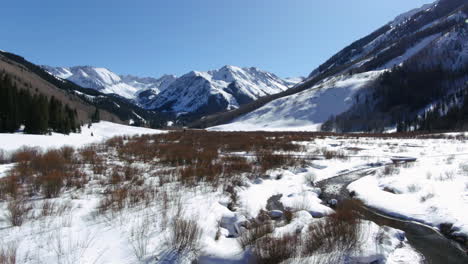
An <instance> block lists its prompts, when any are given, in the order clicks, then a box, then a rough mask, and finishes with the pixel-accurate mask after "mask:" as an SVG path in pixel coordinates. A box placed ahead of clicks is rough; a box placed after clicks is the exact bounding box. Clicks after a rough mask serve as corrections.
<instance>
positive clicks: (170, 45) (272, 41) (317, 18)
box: [0, 0, 432, 77]
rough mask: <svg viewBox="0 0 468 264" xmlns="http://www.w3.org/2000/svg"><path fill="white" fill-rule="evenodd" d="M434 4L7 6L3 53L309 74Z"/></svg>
mask: <svg viewBox="0 0 468 264" xmlns="http://www.w3.org/2000/svg"><path fill="white" fill-rule="evenodd" d="M429 2H432V1H431V0H326V1H324V0H74V1H68V0H44V1H38V0H28V1H26V0H14V1H4V2H2V4H1V11H2V14H1V15H0V26H1V28H2V33H1V34H0V49H2V50H6V51H10V52H13V53H17V54H19V55H22V56H24V57H26V58H27V59H29V60H31V61H32V62H35V63H38V64H47V65H52V66H73V65H93V66H101V67H106V68H109V69H111V70H112V71H115V72H117V73H120V74H124V73H129V74H136V75H141V76H155V77H157V76H160V75H162V74H164V73H169V74H176V75H181V74H183V73H186V72H188V71H190V70H209V69H214V68H219V67H221V66H223V65H226V64H229V65H237V66H257V67H259V68H262V69H265V70H268V71H271V72H273V73H276V74H277V75H279V76H282V77H287V76H299V75H307V74H309V73H310V72H311V71H312V70H313V69H314V68H315V67H316V66H318V65H319V64H321V63H322V62H324V61H325V60H326V59H328V58H329V57H330V56H331V55H333V54H334V53H336V52H337V51H339V50H340V49H342V48H343V47H344V46H346V45H348V44H350V43H351V42H352V41H354V40H356V39H359V38H361V37H363V36H365V35H367V34H369V33H371V31H373V30H375V29H377V28H379V27H380V26H382V25H384V24H385V23H387V22H389V21H390V20H392V19H393V18H394V17H395V16H397V15H398V14H400V13H402V12H405V11H407V10H410V9H412V8H415V7H419V6H421V5H423V4H425V3H429Z"/></svg>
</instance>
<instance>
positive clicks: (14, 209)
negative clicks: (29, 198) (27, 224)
mask: <svg viewBox="0 0 468 264" xmlns="http://www.w3.org/2000/svg"><path fill="white" fill-rule="evenodd" d="M31 210H32V206H31V205H30V204H27V203H26V201H24V200H22V199H20V200H10V201H8V203H7V207H6V213H5V217H6V219H7V221H8V222H9V223H10V224H11V225H12V226H21V225H22V224H23V222H24V221H25V220H27V219H28V218H29V213H30V211H31Z"/></svg>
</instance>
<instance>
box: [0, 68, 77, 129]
mask: <svg viewBox="0 0 468 264" xmlns="http://www.w3.org/2000/svg"><path fill="white" fill-rule="evenodd" d="M22 125H24V132H25V133H28V134H46V133H50V132H57V133H63V134H69V133H71V132H79V130H80V124H79V122H78V118H77V112H76V110H75V109H72V108H70V107H69V106H68V105H64V104H62V102H61V101H59V100H57V99H56V98H55V97H54V96H52V97H50V98H48V97H47V96H45V95H42V94H39V93H31V92H30V89H18V87H17V85H16V84H15V82H14V80H13V78H12V77H11V76H10V75H8V74H6V73H1V74H0V133H13V132H16V131H18V130H19V129H20V128H21V126H22Z"/></svg>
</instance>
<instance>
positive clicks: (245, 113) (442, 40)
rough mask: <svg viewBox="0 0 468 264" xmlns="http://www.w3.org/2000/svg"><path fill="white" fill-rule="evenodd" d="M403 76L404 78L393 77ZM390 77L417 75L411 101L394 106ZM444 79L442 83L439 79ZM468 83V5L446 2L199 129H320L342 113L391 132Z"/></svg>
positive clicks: (408, 16)
mask: <svg viewBox="0 0 468 264" xmlns="http://www.w3.org/2000/svg"><path fill="white" fill-rule="evenodd" d="M396 66H398V67H403V69H395V67H396ZM397 70H400V71H401V72H403V73H402V74H403V75H402V76H397V74H394V73H395V72H397ZM383 73H392V74H390V75H388V76H386V77H387V79H390V80H392V78H393V79H394V80H395V79H401V78H404V77H405V76H407V74H408V73H414V78H413V79H414V80H410V81H412V84H411V85H413V86H410V87H408V88H407V89H406V90H404V91H405V95H402V96H401V97H408V98H401V100H399V99H400V98H397V100H393V101H391V102H388V100H389V99H388V98H390V97H391V96H393V97H395V89H393V88H392V87H395V86H397V85H396V84H395V82H394V83H389V84H385V85H388V87H382V84H381V81H382V78H383V77H382V75H383ZM405 73H406V75H405ZM437 74H439V75H438V76H439V77H437V78H436V77H434V76H435V75H437ZM430 78H435V79H433V80H434V81H435V82H437V85H435V86H437V87H436V88H437V91H436V92H434V91H435V89H434V88H429V86H431V85H430V84H429V85H427V83H425V82H427V80H429V79H430ZM467 81H468V3H467V1H466V0H439V1H436V2H434V3H432V4H427V5H424V6H422V7H421V8H417V9H414V10H411V11H409V12H407V13H404V14H402V15H399V16H398V17H396V18H395V19H394V20H393V21H391V22H389V23H387V24H386V25H384V26H383V27H381V28H379V29H378V30H376V31H375V32H373V33H371V34H370V35H368V36H366V37H364V38H362V39H360V40H358V41H356V42H354V43H352V44H351V45H349V46H347V47H345V48H344V49H343V50H341V51H340V52H338V53H337V54H336V55H334V56H333V57H331V58H330V59H329V60H327V61H326V62H325V63H323V64H322V65H320V66H319V67H318V68H317V69H315V70H313V71H312V72H311V74H310V75H309V76H308V77H307V79H305V80H304V81H303V82H302V83H300V84H298V85H296V87H295V88H293V89H289V90H288V91H286V92H284V93H282V94H278V95H275V96H271V97H269V98H265V99H264V100H263V102H261V103H258V104H257V105H256V106H252V105H249V106H248V107H245V109H247V108H249V109H248V110H245V109H242V108H241V109H238V110H237V111H236V112H231V113H228V114H220V115H218V116H213V117H211V119H209V120H208V119H207V120H202V121H200V122H202V123H200V122H199V123H196V124H194V126H201V127H204V126H213V125H219V124H222V123H226V120H231V121H230V122H229V124H227V125H222V126H220V127H216V128H214V129H228V130H279V129H293V130H294V129H295V130H297V129H308V130H317V129H319V128H320V124H322V123H323V122H325V121H326V120H327V119H329V118H330V117H331V116H337V115H338V116H339V115H342V114H343V113H347V114H346V116H343V117H342V118H341V120H340V121H342V122H347V121H349V120H353V122H354V121H359V122H361V126H360V127H359V128H358V129H360V128H363V127H367V125H369V123H371V122H372V123H373V124H372V125H373V126H374V125H375V123H379V126H389V125H392V124H393V125H394V124H395V122H398V120H399V119H400V120H401V119H409V118H411V117H413V118H414V116H415V114H417V113H419V112H420V110H419V109H423V108H424V107H426V105H428V106H430V105H432V104H433V102H434V101H435V100H437V99H438V97H441V96H444V95H446V94H449V93H453V92H454V91H458V90H460V89H468V88H467V87H466V86H467V85H466V83H467ZM425 85H427V86H428V87H427V90H426V92H425V93H426V94H424V88H425V87H424V86H425ZM432 86H434V85H432ZM390 88H392V89H390ZM386 89H387V90H386ZM388 89H390V90H388ZM430 89H432V90H430ZM431 93H433V94H432V95H428V94H431ZM437 96H438V97H437ZM411 98H416V99H411ZM406 99H407V100H406ZM405 100H406V101H405ZM359 122H357V123H359ZM351 127H352V125H351V124H350V126H348V129H352V128H351Z"/></svg>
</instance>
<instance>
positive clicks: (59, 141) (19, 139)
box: [0, 121, 164, 151]
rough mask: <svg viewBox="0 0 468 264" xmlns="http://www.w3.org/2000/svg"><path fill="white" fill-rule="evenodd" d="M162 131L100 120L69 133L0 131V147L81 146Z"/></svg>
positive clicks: (5, 148)
mask: <svg viewBox="0 0 468 264" xmlns="http://www.w3.org/2000/svg"><path fill="white" fill-rule="evenodd" d="M157 133H164V132H163V131H161V130H155V129H149V128H143V127H133V126H125V125H120V124H116V123H111V122H106V121H101V122H99V123H95V124H93V125H92V126H91V127H90V128H88V126H87V125H85V126H82V127H81V133H72V134H70V135H64V134H58V133H52V135H50V136H49V135H26V134H19V133H16V134H2V133H0V149H2V150H5V151H14V150H16V149H18V148H20V147H22V146H27V147H40V148H44V149H47V148H58V147H61V146H65V145H67V146H73V147H81V146H84V145H87V144H90V143H95V142H100V141H103V140H105V139H108V138H111V137H114V136H119V135H142V134H157Z"/></svg>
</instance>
